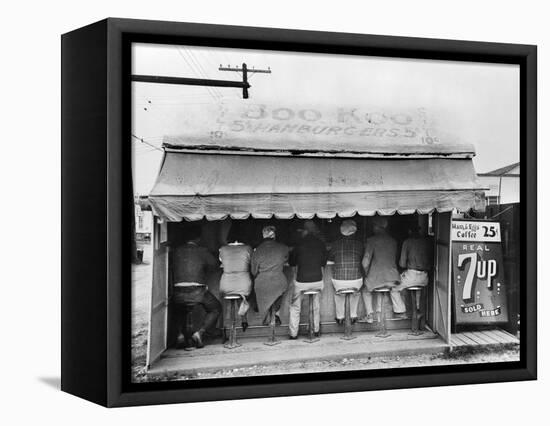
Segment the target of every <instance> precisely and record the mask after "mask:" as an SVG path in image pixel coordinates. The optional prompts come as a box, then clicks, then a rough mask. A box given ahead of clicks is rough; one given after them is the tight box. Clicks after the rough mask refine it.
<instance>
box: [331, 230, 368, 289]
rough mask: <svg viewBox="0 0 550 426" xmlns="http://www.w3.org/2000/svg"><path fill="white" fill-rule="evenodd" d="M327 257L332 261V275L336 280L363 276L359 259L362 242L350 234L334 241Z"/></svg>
mask: <svg viewBox="0 0 550 426" xmlns="http://www.w3.org/2000/svg"><path fill="white" fill-rule="evenodd" d="M329 259H331V260H332V261H333V262H334V266H333V268H332V277H333V278H334V279H337V280H357V279H359V278H361V277H362V276H363V273H362V271H361V260H362V259H363V243H362V242H361V241H359V240H357V239H355V238H353V237H351V236H347V237H346V236H343V237H341V238H339V239H338V240H336V241H334V243H333V244H332V247H331V249H330V255H329Z"/></svg>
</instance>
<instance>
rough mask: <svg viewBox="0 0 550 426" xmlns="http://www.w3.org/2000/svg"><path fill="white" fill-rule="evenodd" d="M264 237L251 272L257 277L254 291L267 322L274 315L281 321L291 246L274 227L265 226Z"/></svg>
mask: <svg viewBox="0 0 550 426" xmlns="http://www.w3.org/2000/svg"><path fill="white" fill-rule="evenodd" d="M262 236H263V240H262V242H261V243H260V245H259V246H258V247H256V249H255V250H254V252H253V253H252V256H251V259H250V273H251V274H252V276H253V277H254V291H255V293H256V301H257V304H258V309H259V312H260V315H261V316H262V318H263V323H264V324H265V325H267V324H269V321H270V318H271V316H272V315H275V320H276V322H277V323H280V319H279V317H278V314H277V312H278V311H279V309H280V308H281V302H282V299H283V295H284V293H285V292H286V290H287V287H288V281H287V279H286V276H285V274H284V265H285V263H286V262H287V260H288V252H289V250H288V247H287V246H286V245H284V244H282V243H280V242H278V241H276V240H275V238H276V229H275V227H274V226H271V225H269V226H265V227H264V228H263V229H262Z"/></svg>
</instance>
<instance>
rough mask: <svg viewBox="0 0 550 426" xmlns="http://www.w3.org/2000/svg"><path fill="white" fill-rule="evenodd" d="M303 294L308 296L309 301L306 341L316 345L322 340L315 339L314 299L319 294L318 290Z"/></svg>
mask: <svg viewBox="0 0 550 426" xmlns="http://www.w3.org/2000/svg"><path fill="white" fill-rule="evenodd" d="M302 294H304V295H306V296H308V300H309V316H308V317H309V324H308V338H307V339H305V340H304V341H305V342H307V343H315V342H318V341H319V340H320V339H319V338H318V337H315V318H314V309H313V298H314V297H315V295H316V294H319V291H318V290H309V291H304V292H303V293H302Z"/></svg>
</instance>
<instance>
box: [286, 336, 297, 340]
mask: <svg viewBox="0 0 550 426" xmlns="http://www.w3.org/2000/svg"><path fill="white" fill-rule="evenodd" d="M296 339H298V336H288V340H296Z"/></svg>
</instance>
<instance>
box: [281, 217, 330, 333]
mask: <svg viewBox="0 0 550 426" xmlns="http://www.w3.org/2000/svg"><path fill="white" fill-rule="evenodd" d="M300 233H301V236H302V240H301V241H300V243H299V244H298V245H297V246H296V247H295V248H294V250H293V251H292V253H291V255H290V265H291V266H296V267H297V271H296V272H297V274H296V280H295V282H294V291H293V292H292V295H291V300H290V318H289V321H288V328H289V333H290V339H296V338H297V336H298V328H299V326H300V310H301V307H302V293H303V292H304V291H308V290H319V291H321V290H322V289H323V267H324V266H325V265H326V263H327V255H328V254H327V249H326V247H325V244H324V243H323V242H322V241H321V240H320V239H319V238H318V237H317V235H319V232H318V230H317V225H316V224H315V222H313V221H312V220H307V221H306V222H305V223H304V227H303V229H301V230H300ZM319 322H320V311H319V294H316V295H315V296H313V324H314V330H313V331H314V332H315V335H316V336H318V335H319Z"/></svg>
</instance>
